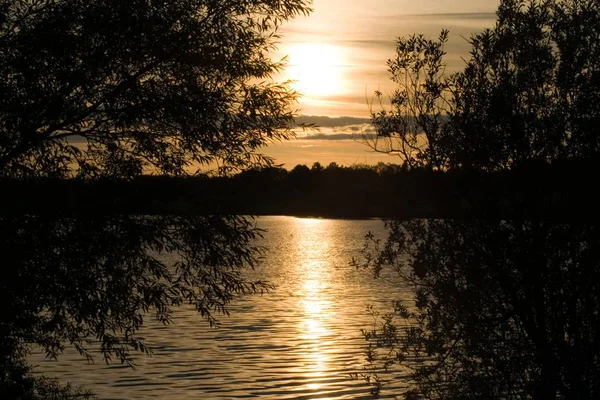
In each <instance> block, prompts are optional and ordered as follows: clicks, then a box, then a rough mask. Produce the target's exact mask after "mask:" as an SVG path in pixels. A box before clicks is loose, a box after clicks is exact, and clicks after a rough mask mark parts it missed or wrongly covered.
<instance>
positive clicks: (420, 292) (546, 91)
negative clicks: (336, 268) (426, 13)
mask: <svg viewBox="0 0 600 400" xmlns="http://www.w3.org/2000/svg"><path fill="white" fill-rule="evenodd" d="M599 6H600V4H599V3H598V2H597V1H593V0H581V1H573V0H503V1H501V2H500V6H499V8H498V11H497V22H496V25H495V26H494V27H493V28H491V29H486V30H484V31H483V32H481V33H478V34H475V35H473V36H472V37H471V38H470V39H469V43H470V45H471V52H470V57H469V58H468V59H467V60H466V64H465V67H464V69H463V70H461V71H458V72H455V73H453V74H450V75H447V74H444V68H445V64H444V62H443V56H444V51H443V46H444V44H445V43H446V40H447V35H448V34H447V32H446V31H443V32H442V34H441V36H440V37H439V39H438V40H429V39H427V38H425V37H423V36H422V35H413V36H411V37H409V38H408V39H406V38H400V39H399V40H398V46H397V51H396V57H395V58H394V59H393V60H390V61H389V63H388V66H389V69H390V72H391V74H392V79H393V80H394V81H395V82H396V83H398V86H399V88H398V90H397V92H396V93H395V94H394V95H393V96H392V108H391V110H390V111H385V110H383V111H379V112H373V115H372V116H373V123H374V125H375V127H376V128H377V139H375V140H372V141H368V138H366V139H367V141H368V142H369V144H370V145H371V146H372V147H373V148H374V149H375V150H377V151H384V152H391V153H398V154H399V155H400V156H401V157H402V159H403V161H404V164H405V165H404V166H405V167H406V168H408V169H413V170H414V169H417V170H418V169H422V168H427V169H432V170H445V171H450V172H452V173H455V172H457V171H460V172H465V173H466V174H467V176H468V175H469V174H470V175H471V176H474V177H476V176H477V174H478V173H482V172H502V173H513V172H518V171H525V172H526V173H525V176H528V177H529V180H524V183H525V184H528V185H529V186H530V187H532V188H536V187H539V186H538V185H539V179H540V178H541V177H542V176H541V174H540V173H539V172H540V171H542V170H544V169H545V168H548V166H551V165H580V166H584V167H583V168H575V169H573V174H571V179H572V177H573V175H574V174H581V173H584V171H587V170H588V169H587V166H589V165H597V160H598V156H599V152H598V150H599V149H600V146H599V144H600V142H599V140H600V136H599V135H598V126H599V123H600V120H599V116H600V113H599V110H600V109H599V108H598V107H599V105H600V102H598V95H599V93H600V86H599V82H600V80H599V77H600V63H599V60H600V57H599V55H600V54H598V49H599V47H598V43H600V8H599ZM539 167H542V168H539ZM550 170H552V168H550ZM548 176H551V177H554V175H552V174H549V175H548ZM580 186H581V185H580ZM534 190H535V189H534ZM556 190H560V187H557V188H556ZM524 192H525V191H523V193H524ZM555 193H556V191H555ZM575 207H578V205H577V203H575V204H573V208H575ZM528 208H529V209H530V211H529V212H528V213H523V215H519V213H516V214H512V215H511V216H510V218H511V219H506V220H498V216H497V215H491V216H490V215H485V214H473V213H472V214H471V215H470V216H471V217H473V216H475V217H479V218H483V217H485V218H488V219H485V220H484V219H479V220H478V219H473V220H428V221H423V220H413V221H390V222H389V223H388V229H389V237H388V238H387V241H385V242H383V243H382V242H379V241H377V240H376V239H374V238H372V237H368V238H367V246H366V247H365V249H364V251H363V255H364V256H365V258H364V259H362V260H355V261H354V264H355V265H358V266H363V267H367V268H369V269H371V270H372V271H373V272H374V274H375V275H376V276H377V275H378V274H379V272H380V271H381V270H382V269H383V268H393V269H394V270H395V271H396V272H398V273H399V274H400V275H401V276H402V277H403V279H404V282H406V283H407V284H410V285H412V287H413V290H414V294H415V301H414V304H412V303H411V304H402V305H401V306H400V307H399V308H397V310H396V313H395V314H393V315H389V316H386V317H385V318H380V322H381V324H380V325H379V326H377V327H375V328H374V329H373V330H370V331H368V332H366V335H365V337H366V339H367V341H368V342H369V345H370V346H371V347H370V348H369V350H368V351H367V356H368V359H369V360H368V361H369V363H368V364H369V365H368V367H367V371H365V376H366V377H367V378H370V379H371V380H372V379H373V376H374V375H373V374H375V375H377V376H385V374H390V373H392V374H393V373H400V376H402V379H403V380H405V381H406V382H408V383H409V385H410V386H409V388H407V389H406V391H405V392H404V393H403V395H404V397H405V398H430V399H455V398H476V399H489V398H506V399H510V398H515V399H517V398H518V399H522V398H543V399H546V398H595V397H598V396H599V390H600V388H599V387H598V382H599V381H600V377H599V375H600V368H599V360H600V354H599V353H598V343H597V340H598V334H597V327H598V326H599V325H598V322H599V321H598V309H599V307H600V304H599V298H598V293H599V292H598V285H599V283H600V282H599V281H598V272H599V271H598V270H599V268H600V257H599V254H598V252H597V249H598V246H599V243H598V240H599V238H600V237H599V232H598V227H597V226H596V225H594V224H589V225H588V224H581V223H574V222H573V221H571V223H562V224H561V223H557V222H550V220H551V219H552V218H549V219H545V217H548V216H547V215H544V216H542V217H543V218H540V215H539V214H537V212H536V206H535V205H533V207H532V206H529V207H528ZM594 211H595V210H592V209H589V210H588V213H590V212H594ZM467 215H469V214H467ZM490 217H492V218H490ZM550 217H553V216H552V215H550ZM587 217H588V220H589V215H588V216H587ZM494 218H496V219H494ZM374 348H375V349H379V350H380V353H381V350H384V351H385V352H384V353H383V356H382V357H373V349H374ZM386 370H387V372H384V371H386ZM406 374H408V375H406ZM379 379H380V380H377V379H375V381H374V382H375V383H376V385H375V391H377V390H378V389H379V385H380V383H381V379H382V378H379ZM372 382H373V380H372Z"/></svg>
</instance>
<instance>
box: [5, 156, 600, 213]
mask: <svg viewBox="0 0 600 400" xmlns="http://www.w3.org/2000/svg"><path fill="white" fill-rule="evenodd" d="M597 165H598V163H597V162H592V161H590V162H587V161H563V162H555V163H552V164H544V163H530V164H526V165H522V166H521V167H519V168H514V169H512V170H510V171H504V172H496V173H494V172H492V173H489V172H487V173H484V172H469V171H462V170H453V171H448V172H442V171H434V170H431V169H411V170H410V171H407V170H406V169H404V168H403V167H401V166H400V165H397V164H383V163H380V164H378V165H373V166H368V165H356V166H350V167H342V166H338V165H337V164H335V163H331V164H329V165H328V166H326V167H324V166H322V165H321V164H320V163H318V162H317V163H314V164H313V165H312V166H311V167H308V166H306V165H297V166H296V167H294V168H293V169H292V170H290V171H288V170H286V169H284V168H280V167H267V168H262V169H251V170H247V171H244V172H242V173H240V174H237V175H233V176H229V177H209V176H194V177H166V176H140V177H137V178H135V179H133V180H108V179H107V180H102V179H100V180H94V181H91V180H89V181H86V180H75V179H72V180H39V181H35V180H16V179H13V180H4V181H3V182H2V187H3V188H4V193H3V195H2V210H3V211H2V212H3V214H5V215H6V214H11V213H15V212H16V213H23V212H25V213H36V214H46V213H47V214H53V215H56V213H57V212H58V213H59V214H62V213H64V214H67V215H68V214H79V215H81V214H85V213H88V212H94V213H96V214H97V213H99V212H105V213H109V214H110V213H118V214H121V213H136V214H140V215H157V214H204V215H206V214H212V215H214V214H253V215H295V216H316V217H330V218H395V219H396V218H397V219H405V218H419V217H427V218H511V219H514V218H541V219H545V220H549V219H550V220H552V219H556V220H563V219H564V220H573V219H589V218H590V217H593V216H595V215H596V214H597V212H596V208H597V204H598V203H599V200H600V197H599V196H598V194H597V190H596V188H595V179H593V177H595V176H597V173H598V166H597Z"/></svg>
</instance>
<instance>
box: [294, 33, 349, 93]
mask: <svg viewBox="0 0 600 400" xmlns="http://www.w3.org/2000/svg"><path fill="white" fill-rule="evenodd" d="M343 61H344V60H343V57H342V54H341V51H340V49H339V48H338V47H336V46H332V45H328V44H323V43H300V44H294V45H292V46H290V48H289V50H288V65H287V75H288V79H290V80H292V81H293V84H292V86H293V88H294V89H296V90H297V91H298V92H300V93H301V94H302V95H303V96H305V97H327V96H331V95H335V94H340V93H341V91H342V90H343Z"/></svg>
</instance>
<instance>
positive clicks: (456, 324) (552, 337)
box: [364, 220, 600, 399]
mask: <svg viewBox="0 0 600 400" xmlns="http://www.w3.org/2000/svg"><path fill="white" fill-rule="evenodd" d="M390 228H391V231H390V235H389V237H388V239H387V240H386V241H385V242H384V243H381V242H378V241H377V240H375V239H373V240H371V241H369V247H367V248H366V249H365V252H364V254H365V255H366V256H367V258H366V259H365V260H366V262H365V264H364V265H365V266H367V267H368V268H370V269H371V271H372V272H373V273H375V274H376V275H379V274H380V272H381V271H382V269H383V268H390V267H392V268H394V269H395V270H396V271H397V272H398V273H399V274H400V275H401V276H402V277H403V279H404V282H405V283H406V287H404V288H403V289H402V290H410V289H412V290H414V293H415V300H414V303H398V304H397V307H396V310H395V313H394V314H393V315H389V316H385V317H384V318H382V319H380V321H381V325H379V326H377V327H376V328H375V329H373V330H371V331H369V332H367V335H366V337H367V339H368V341H369V343H371V349H372V351H379V355H380V356H379V357H378V358H377V357H373V358H372V360H373V365H371V368H369V371H372V370H375V371H377V369H376V368H373V367H378V366H379V363H381V364H383V365H385V366H386V368H387V369H388V371H395V370H394V369H393V366H394V365H399V366H401V368H400V369H399V371H398V372H399V373H400V376H402V377H404V378H403V379H407V381H409V382H410V383H411V385H409V387H408V388H407V389H406V391H405V392H404V393H403V394H404V396H405V398H427V399H456V398H464V399H492V398H505V399H522V398H533V399H537V398H540V399H549V398H596V397H597V396H598V394H599V393H600V386H599V382H600V369H599V368H598V360H599V359H600V352H599V350H598V349H599V348H600V347H599V343H598V326H600V325H599V323H600V321H599V320H598V318H599V316H598V308H599V307H600V297H599V293H600V291H599V288H600V280H599V279H598V276H600V275H599V272H600V254H599V253H598V250H597V249H598V248H599V247H598V246H599V245H600V243H599V240H600V235H599V234H600V231H599V229H598V227H597V226H595V225H593V224H585V225H583V224H582V225H575V224H572V225H571V224H559V223H547V222H540V221H537V222H536V221H452V220H429V221H424V220H414V221H409V222H404V223H392V224H391V226H390ZM375 360H377V361H375ZM379 377H380V379H385V378H386V376H385V374H384V373H382V374H379ZM389 379H393V378H391V377H390V378H389ZM396 379H402V378H396ZM375 382H378V381H375ZM376 389H377V388H376ZM411 396H413V397H411Z"/></svg>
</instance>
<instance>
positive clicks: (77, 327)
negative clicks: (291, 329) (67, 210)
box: [0, 216, 268, 395]
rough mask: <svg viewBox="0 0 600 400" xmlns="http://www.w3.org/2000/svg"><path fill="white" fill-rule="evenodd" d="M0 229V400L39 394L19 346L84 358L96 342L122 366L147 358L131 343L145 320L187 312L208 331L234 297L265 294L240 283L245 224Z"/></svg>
mask: <svg viewBox="0 0 600 400" xmlns="http://www.w3.org/2000/svg"><path fill="white" fill-rule="evenodd" d="M0 230H1V232H0V240H1V242H0V248H2V263H3V268H1V269H0V274H1V275H0V297H1V300H0V308H1V309H0V315H2V319H1V320H0V337H2V338H3V340H2V346H1V354H0V357H1V358H0V363H1V364H2V365H1V366H2V370H3V371H13V372H14V377H13V379H4V380H3V385H1V387H0V389H2V393H4V394H10V393H13V394H15V395H17V394H19V393H23V392H27V390H24V387H28V386H31V387H33V385H34V384H35V386H36V390H39V387H40V386H39V382H35V381H34V380H33V379H32V378H30V377H28V376H25V375H23V372H25V371H27V370H28V367H26V366H25V364H23V363H22V362H21V361H18V360H20V359H22V358H23V355H24V354H25V353H26V351H27V348H26V345H27V344H37V345H40V346H42V347H43V348H44V349H45V350H46V352H47V354H48V355H49V356H57V355H58V354H60V352H61V351H62V349H63V348H64V346H67V345H73V346H74V347H75V348H76V349H77V350H78V351H79V352H80V353H82V354H84V355H86V356H88V357H89V355H88V352H87V347H88V345H91V344H92V342H94V344H95V346H93V348H97V347H98V346H97V345H99V347H100V350H101V352H102V355H103V356H104V357H105V358H106V359H107V360H108V359H111V358H116V359H117V360H118V361H121V362H128V361H129V360H130V351H132V350H136V351H146V352H147V351H148V350H147V348H146V347H145V343H144V341H143V339H142V338H140V337H137V336H136V332H137V331H138V329H139V328H140V326H141V324H142V322H143V319H144V318H145V315H146V313H149V316H150V317H156V318H157V319H158V320H160V321H163V322H165V323H166V322H168V321H169V318H170V315H171V309H172V307H173V306H176V305H179V304H184V303H185V304H193V305H195V306H196V308H197V310H198V312H199V313H200V314H201V315H202V316H203V317H205V318H206V319H208V321H209V322H211V323H213V322H215V320H214V314H215V313H217V314H218V313H222V312H226V310H225V306H226V305H227V304H228V303H229V302H230V301H231V300H232V298H233V297H234V296H235V295H238V294H242V293H247V292H253V291H255V290H264V289H267V288H268V285H265V284H264V283H262V282H247V281H245V280H244V278H243V276H242V270H243V269H244V268H247V267H248V266H253V265H254V264H255V262H256V260H257V257H256V256H257V253H256V250H257V249H256V248H255V247H253V245H252V242H253V239H254V238H255V235H256V230H255V229H254V225H253V222H252V221H251V220H247V219H245V218H244V217H236V216H232V217H221V216H218V217H205V216H153V217H137V216H105V217H102V216H95V217H62V218H57V217H33V216H19V217H3V218H2V219H1V223H0ZM17 361H18V362H17ZM5 378H6V377H5ZM34 382H35V383H34Z"/></svg>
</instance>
